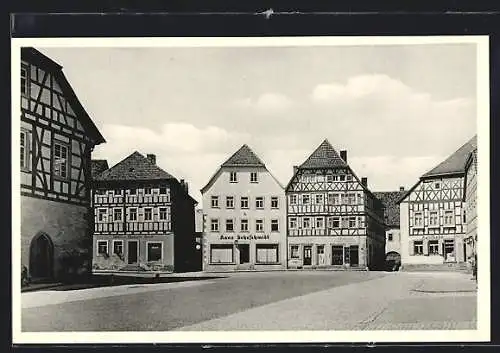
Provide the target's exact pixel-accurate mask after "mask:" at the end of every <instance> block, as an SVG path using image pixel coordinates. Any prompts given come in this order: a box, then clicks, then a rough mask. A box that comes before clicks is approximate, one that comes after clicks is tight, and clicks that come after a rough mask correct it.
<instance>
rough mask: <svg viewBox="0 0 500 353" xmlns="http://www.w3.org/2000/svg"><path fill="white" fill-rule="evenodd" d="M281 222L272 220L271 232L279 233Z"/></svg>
mask: <svg viewBox="0 0 500 353" xmlns="http://www.w3.org/2000/svg"><path fill="white" fill-rule="evenodd" d="M279 230H280V229H279V221H278V220H277V219H271V232H279Z"/></svg>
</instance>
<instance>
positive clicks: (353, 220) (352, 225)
mask: <svg viewBox="0 0 500 353" xmlns="http://www.w3.org/2000/svg"><path fill="white" fill-rule="evenodd" d="M349 228H356V217H349Z"/></svg>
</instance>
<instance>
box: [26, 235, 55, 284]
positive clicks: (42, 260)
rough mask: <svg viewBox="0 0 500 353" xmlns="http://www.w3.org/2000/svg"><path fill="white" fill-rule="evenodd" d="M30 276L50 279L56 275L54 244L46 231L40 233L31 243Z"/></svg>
mask: <svg viewBox="0 0 500 353" xmlns="http://www.w3.org/2000/svg"><path fill="white" fill-rule="evenodd" d="M29 270H30V276H31V278H32V279H35V280H36V279H50V278H52V277H53V275H54V244H53V243H52V239H50V237H49V236H48V235H47V234H45V233H38V234H37V235H35V236H34V237H33V239H32V240H31V245H30V269H29Z"/></svg>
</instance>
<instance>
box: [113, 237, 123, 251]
mask: <svg viewBox="0 0 500 353" xmlns="http://www.w3.org/2000/svg"><path fill="white" fill-rule="evenodd" d="M113 254H116V255H123V240H113Z"/></svg>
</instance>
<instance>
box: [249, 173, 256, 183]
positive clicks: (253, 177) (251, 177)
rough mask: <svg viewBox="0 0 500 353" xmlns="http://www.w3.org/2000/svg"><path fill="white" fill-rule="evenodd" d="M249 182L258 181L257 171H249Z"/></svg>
mask: <svg viewBox="0 0 500 353" xmlns="http://www.w3.org/2000/svg"><path fill="white" fill-rule="evenodd" d="M250 182H251V183H257V182H258V179H257V172H251V173H250Z"/></svg>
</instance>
